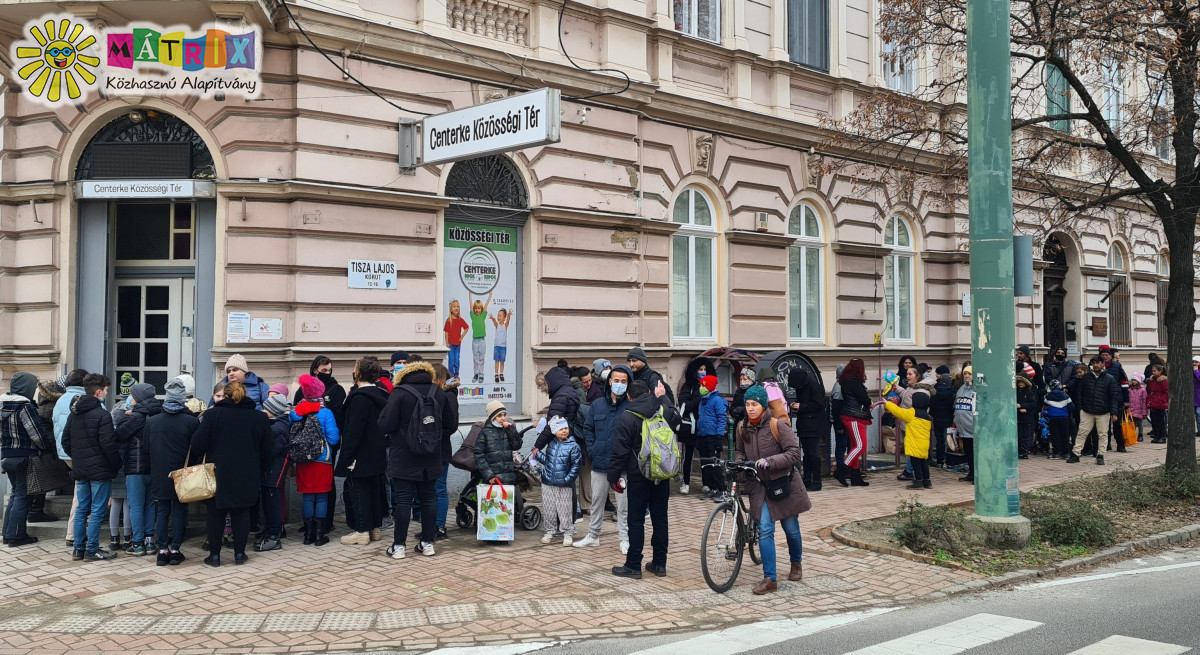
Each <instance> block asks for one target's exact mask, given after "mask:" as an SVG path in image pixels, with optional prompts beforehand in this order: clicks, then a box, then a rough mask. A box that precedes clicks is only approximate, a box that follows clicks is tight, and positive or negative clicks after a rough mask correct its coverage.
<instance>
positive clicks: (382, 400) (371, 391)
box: [346, 366, 408, 409]
mask: <svg viewBox="0 0 1200 655" xmlns="http://www.w3.org/2000/svg"><path fill="white" fill-rule="evenodd" d="M404 368H405V369H407V368H408V366H405V367H404ZM354 398H366V399H367V400H369V401H371V402H372V403H373V404H374V405H375V406H376V407H378V408H380V409H382V408H383V406H384V405H386V404H387V400H388V394H387V392H386V391H384V390H383V389H382V388H381V387H379V386H378V385H374V384H366V385H363V386H361V387H354V388H353V389H351V390H350V395H348V396H346V402H349V401H350V400H351V399H354Z"/></svg>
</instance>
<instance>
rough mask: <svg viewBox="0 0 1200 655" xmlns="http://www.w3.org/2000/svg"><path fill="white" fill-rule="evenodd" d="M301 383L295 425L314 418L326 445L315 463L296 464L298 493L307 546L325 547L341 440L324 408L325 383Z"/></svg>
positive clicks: (305, 379) (306, 377) (305, 377)
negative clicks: (335, 453)
mask: <svg viewBox="0 0 1200 655" xmlns="http://www.w3.org/2000/svg"><path fill="white" fill-rule="evenodd" d="M299 382H300V391H301V392H302V393H303V395H304V401H303V402H301V403H300V404H298V405H296V408H295V409H293V410H292V413H291V415H290V416H291V419H292V423H299V422H301V421H304V420H305V419H306V418H308V417H309V416H315V419H316V420H317V421H318V422H319V423H320V425H321V435H322V436H323V437H324V438H325V445H324V447H323V448H322V449H321V454H320V455H319V456H318V457H317V459H316V460H314V461H311V462H297V463H296V491H299V492H300V493H302V494H304V521H305V523H306V524H307V526H308V528H307V532H306V533H305V535H304V545H305V546H308V545H317V546H324V545H325V544H327V543H329V537H327V536H325V525H324V519H325V517H326V515H327V514H328V512H329V492H330V490H332V489H333V447H334V446H336V445H337V444H338V442H339V441H340V440H341V434H340V433H339V432H338V427H337V421H336V420H335V419H334V417H333V412H332V411H330V410H329V408H328V407H324V406H322V405H321V399H322V398H324V397H325V383H324V382H321V381H320V380H318V379H317V378H315V377H313V376H311V375H301V376H300V380H299ZM298 429H301V430H302V429H303V428H302V427H301V428H298ZM289 430H291V428H289Z"/></svg>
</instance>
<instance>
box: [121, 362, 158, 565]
mask: <svg viewBox="0 0 1200 655" xmlns="http://www.w3.org/2000/svg"><path fill="white" fill-rule="evenodd" d="M126 404H127V406H128V407H129V409H127V410H125V419H124V420H123V421H121V424H120V425H119V426H117V428H116V432H117V443H119V444H121V456H122V458H123V459H124V461H125V488H126V490H127V492H128V494H129V497H128V500H127V502H128V503H129V517H130V521H131V522H132V523H133V541H132V542H131V543H130V544H129V549H128V550H126V551H125V552H127V553H129V554H130V555H136V556H138V557H141V556H142V555H145V554H146V553H153V552H154V549H153V547H152V542H153V541H154V533H153V532H152V531H153V529H154V495H153V494H152V493H151V491H150V444H149V442H148V441H147V440H146V438H145V437H146V435H145V430H146V419H148V418H150V417H151V416H154V415H156V414H158V413H159V412H161V411H162V403H161V402H159V400H158V398H155V397H154V387H153V386H151V385H149V384H144V383H143V384H135V385H133V386H132V387H130V389H129V398H128V399H127V402H126Z"/></svg>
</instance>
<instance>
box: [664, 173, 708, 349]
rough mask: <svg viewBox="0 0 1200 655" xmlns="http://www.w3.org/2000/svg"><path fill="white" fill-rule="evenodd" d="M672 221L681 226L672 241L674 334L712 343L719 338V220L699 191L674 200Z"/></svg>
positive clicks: (693, 189) (686, 190)
mask: <svg viewBox="0 0 1200 655" xmlns="http://www.w3.org/2000/svg"><path fill="white" fill-rule="evenodd" d="M671 219H672V220H673V221H674V222H676V223H679V224H680V227H679V230H678V231H677V232H676V233H675V236H673V237H671V334H672V335H674V336H675V337H676V338H678V339H698V340H706V341H711V340H712V339H713V337H714V336H715V334H716V325H715V321H714V316H715V312H714V307H713V305H714V304H715V299H716V291H715V289H716V242H717V240H716V235H717V230H716V225H715V224H716V218H715V214H714V212H713V208H712V203H711V202H709V200H708V196H707V195H705V194H704V192H703V191H701V190H700V189H699V188H696V187H688V188H686V189H684V190H683V192H682V193H680V194H679V196H678V197H677V198H675V209H674V211H673V213H672V214H671Z"/></svg>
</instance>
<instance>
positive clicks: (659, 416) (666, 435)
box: [627, 408, 680, 482]
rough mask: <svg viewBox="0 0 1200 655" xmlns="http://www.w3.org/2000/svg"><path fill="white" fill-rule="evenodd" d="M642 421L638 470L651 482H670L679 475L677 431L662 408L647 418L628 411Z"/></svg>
mask: <svg viewBox="0 0 1200 655" xmlns="http://www.w3.org/2000/svg"><path fill="white" fill-rule="evenodd" d="M627 411H628V412H629V413H630V414H633V415H634V416H636V417H638V418H640V419H642V447H641V448H640V449H639V450H638V454H637V461H638V470H639V471H641V473H642V475H643V476H644V477H645V478H646V479H647V480H650V481H651V482H661V481H663V480H670V479H671V478H673V477H675V476H677V475H679V459H680V457H679V441H678V440H677V439H676V438H675V430H672V429H671V426H670V424H668V423H667V420H666V419H665V418H663V413H662V408H659V410H658V411H657V412H655V413H654V415H653V416H650V417H645V416H642V415H641V414H638V413H637V412H635V411H633V410H632V409H631V410H627Z"/></svg>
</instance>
